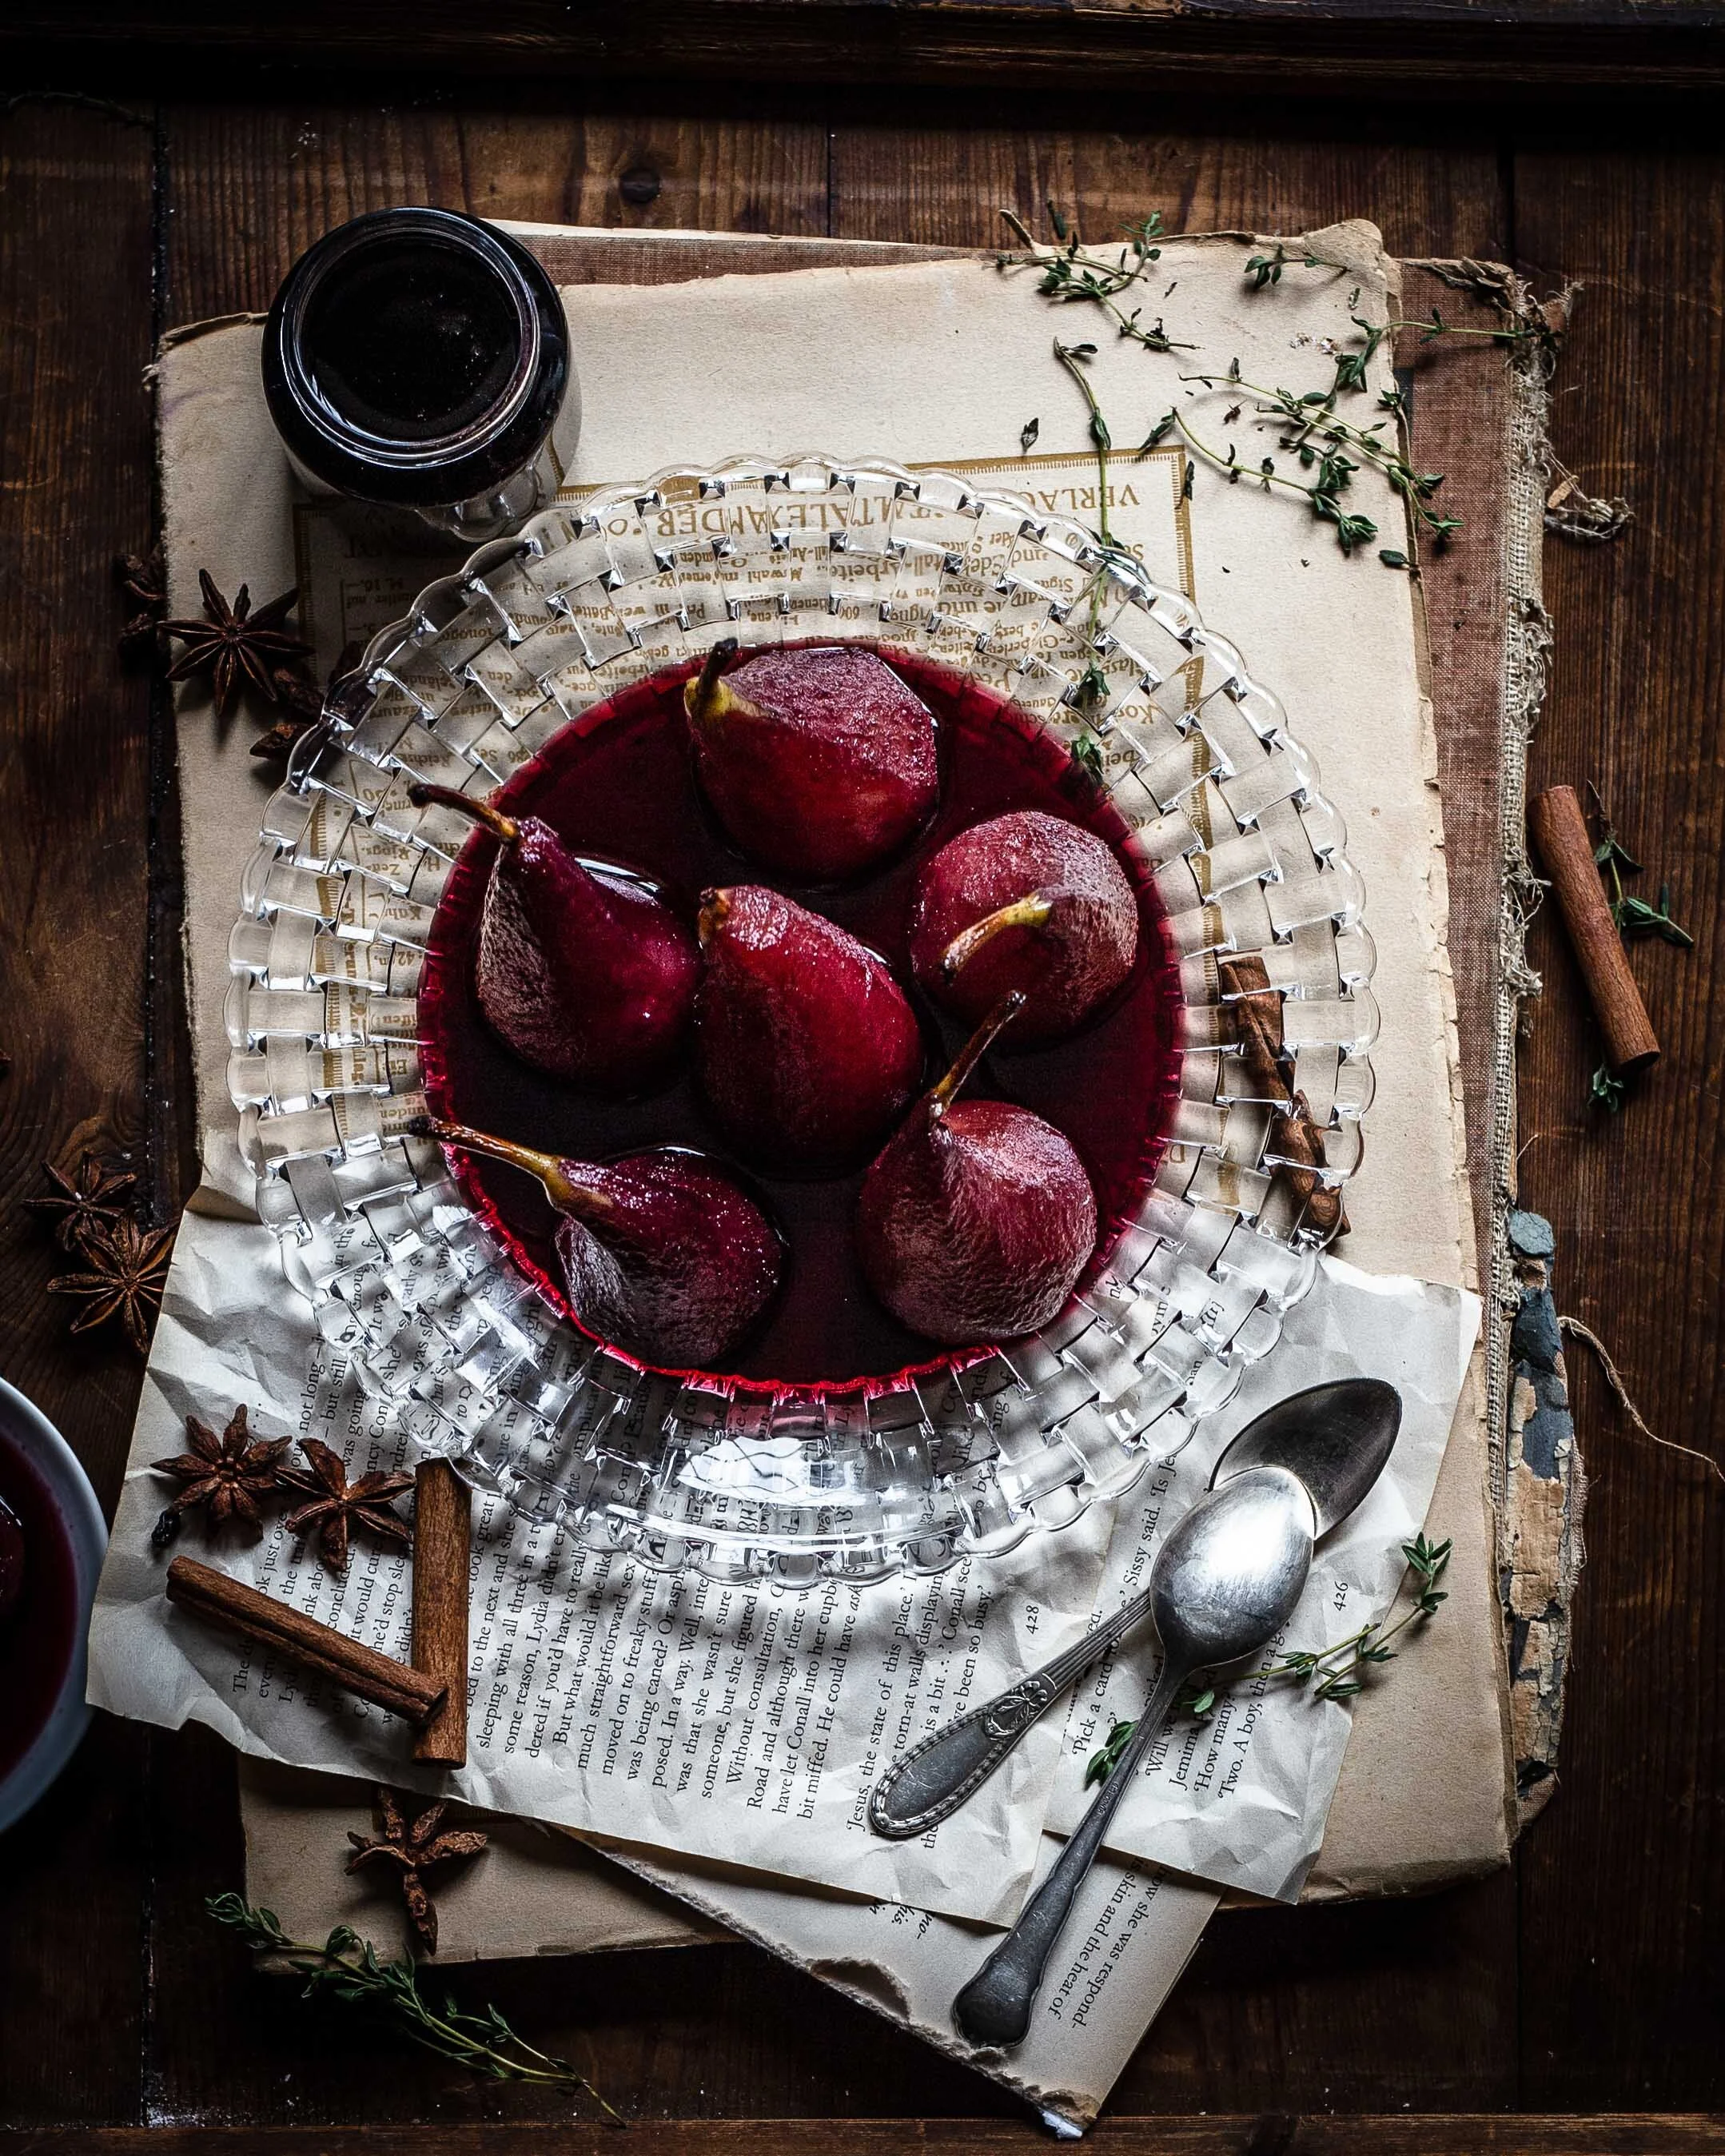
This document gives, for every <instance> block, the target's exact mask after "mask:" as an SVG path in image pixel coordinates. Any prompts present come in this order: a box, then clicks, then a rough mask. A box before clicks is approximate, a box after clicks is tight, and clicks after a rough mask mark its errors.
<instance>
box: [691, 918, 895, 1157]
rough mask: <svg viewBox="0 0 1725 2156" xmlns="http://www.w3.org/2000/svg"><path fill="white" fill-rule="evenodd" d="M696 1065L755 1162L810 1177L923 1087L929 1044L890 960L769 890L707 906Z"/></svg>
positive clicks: (721, 1117)
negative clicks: (924, 1041) (926, 1045)
mask: <svg viewBox="0 0 1725 2156" xmlns="http://www.w3.org/2000/svg"><path fill="white" fill-rule="evenodd" d="M700 929H701V985H700V987H699V988H698V989H697V990H696V998H695V1061H696V1070H697V1071H698V1073H699V1075H700V1078H701V1087H702V1090H703V1091H705V1093H706V1098H707V1101H708V1104H709V1106H711V1109H712V1111H713V1114H714V1115H715V1116H716V1118H717V1119H718V1121H719V1122H720V1123H721V1125H722V1126H723V1127H724V1130H725V1132H726V1136H727V1137H729V1138H730V1139H731V1140H732V1142H733V1143H734V1144H736V1145H737V1147H740V1148H741V1149H742V1151H744V1152H747V1153H748V1154H749V1155H750V1156H751V1157H752V1158H755V1159H757V1160H760V1161H763V1162H768V1163H773V1164H774V1165H776V1166H779V1167H783V1168H793V1169H798V1170H803V1171H810V1170H816V1169H833V1168H844V1167H845V1166H847V1165H849V1164H850V1163H852V1162H853V1161H855V1160H856V1159H857V1158H859V1157H860V1156H863V1155H865V1153H866V1152H867V1150H868V1148H869V1147H870V1145H872V1144H873V1143H874V1142H875V1141H876V1140H877V1139H878V1138H879V1137H880V1134H881V1132H883V1131H885V1130H886V1128H887V1127H889V1126H890V1125H891V1123H892V1122H894V1121H896V1118H897V1117H898V1116H900V1115H901V1114H902V1113H903V1111H904V1109H905V1107H906V1104H907V1103H908V1102H909V1101H911V1099H912V1098H914V1096H915V1095H916V1089H917V1087H918V1086H920V1085H921V1083H922V1065H923V1051H922V1033H921V1032H920V1030H919V1029H918V1027H917V1024H916V1014H915V1013H914V1012H913V1011H912V1010H911V1006H910V1004H909V1003H908V1002H907V1001H906V998H905V993H904V991H903V990H902V989H901V988H900V987H899V984H898V983H897V982H896V980H894V978H892V973H891V969H890V968H889V967H888V965H887V963H886V960H885V959H884V958H883V957H880V953H879V952H875V951H871V950H870V949H869V947H868V946H867V945H866V944H865V943H860V942H858V941H857V940H856V938H855V937H854V936H850V935H847V934H846V933H845V931H844V930H843V929H842V928H839V927H835V926H834V923H833V922H832V921H828V920H825V919H824V918H823V916H821V915H819V914H818V913H811V912H809V911H808V909H807V908H806V907H804V906H798V905H797V904H796V902H795V901H793V900H792V899H788V898H785V897H783V896H781V894H780V893H779V892H778V891H768V890H767V889H766V888H765V887H764V886H763V885H759V884H739V885H736V886H735V887H734V888H732V889H731V890H728V891H708V892H707V893H706V895H705V896H704V898H703V900H702V901H701V921H700Z"/></svg>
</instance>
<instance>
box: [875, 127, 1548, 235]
mask: <svg viewBox="0 0 1725 2156" xmlns="http://www.w3.org/2000/svg"><path fill="white" fill-rule="evenodd" d="M832 167H833V177H832V195H833V231H834V235H835V236H836V237H838V238H840V239H912V240H919V241H922V242H923V243H925V244H931V245H941V246H947V247H993V246H998V245H1000V244H1003V243H1004V242H1006V241H1007V240H1008V235H1007V234H1006V233H1005V230H1004V227H1003V226H1002V224H1001V222H1000V212H1001V210H1002V209H1003V208H1009V209H1012V210H1014V211H1016V212H1017V213H1018V214H1019V216H1021V217H1023V218H1026V219H1028V220H1029V221H1030V222H1031V223H1032V228H1033V229H1034V230H1036V231H1039V232H1041V233H1044V234H1046V232H1047V229H1048V226H1047V218H1046V214H1045V208H1044V205H1045V203H1047V202H1048V201H1050V199H1052V200H1053V201H1054V202H1055V203H1057V204H1059V205H1060V208H1062V209H1063V210H1064V211H1067V212H1070V213H1072V214H1074V215H1075V216H1076V219H1077V221H1078V224H1079V227H1080V229H1081V231H1083V232H1084V233H1085V234H1087V235H1089V236H1090V237H1091V238H1092V239H1096V240H1097V241H1101V240H1103V239H1106V238H1108V237H1110V236H1111V235H1112V234H1114V233H1115V232H1116V231H1117V229H1118V228H1119V227H1120V226H1121V225H1122V224H1123V223H1127V222H1128V221H1129V220H1133V219H1137V218H1142V217H1144V216H1146V215H1147V213H1149V212H1150V211H1152V210H1159V211H1160V212H1161V213H1162V216H1163V220H1164V222H1165V223H1166V224H1167V226H1168V230H1169V231H1170V232H1218V231H1230V230H1247V231H1260V232H1282V233H1292V232H1301V231H1306V230H1310V229H1312V228H1316V227H1317V226H1320V225H1324V224H1329V223H1335V222H1336V221H1337V219H1339V218H1348V217H1367V218H1372V219H1373V220H1374V221H1375V222H1376V223H1378V226H1379V228H1381V229H1382V231H1383V233H1384V240H1385V243H1386V244H1387V245H1388V247H1389V250H1390V252H1391V253H1392V254H1473V255H1479V256H1486V255H1497V254H1502V253H1503V252H1504V251H1505V250H1506V249H1507V246H1508V244H1509V234H1508V217H1507V206H1506V203H1505V202H1504V198H1503V191H1502V187H1501V185H1500V181H1499V172H1498V160H1497V152H1496V150H1495V148H1494V147H1493V146H1491V145H1490V144H1489V143H1486V142H1482V141H1467V140H1466V138H1465V137H1464V138H1463V140H1462V141H1461V142H1460V143H1458V142H1457V141H1455V139H1454V137H1453V136H1451V137H1450V139H1448V140H1446V141H1437V140H1435V139H1434V140H1430V141H1421V140H1420V139H1419V137H1418V136H1417V135H1415V136H1413V137H1412V138H1411V139H1407V140H1398V141H1371V140H1368V139H1362V138H1361V136H1360V134H1359V132H1358V128H1357V127H1353V128H1349V129H1348V130H1345V131H1337V132H1336V133H1334V134H1329V135H1325V134H1322V133H1317V134H1316V135H1314V136H1299V137H1295V138H1293V139H1290V138H1289V136H1286V135H1283V136H1276V137H1268V136H1254V135H1250V134H1220V133H1218V134H1214V135H1210V134H1203V133H1196V132H1194V133H1190V134H1186V133H1180V134H1174V133H1170V132H1169V131H1168V129H1167V127H1166V126H1164V125H1163V124H1161V115H1158V114H1157V113H1155V112H1153V111H1148V110H1146V109H1145V108H1144V106H1143V105H1142V102H1141V101H1137V100H1118V99H1115V98H1111V97H1101V98H1098V99H1093V100H1091V101H1090V103H1089V105H1087V106H1084V107H1080V106H1076V105H1073V104H1072V103H1071V101H1070V100H1060V101H1058V102H1057V103H1056V104H1055V105H1054V106H1053V107H1052V109H1051V110H1050V105H1049V104H1048V102H1047V101H1046V100H1043V101H1040V103H1039V102H1033V101H1030V100H1024V101H1023V102H1022V103H1019V104H1016V105H1013V106H1012V107H1010V108H1009V110H1007V111H1006V112H1005V113H1004V114H1003V113H1002V112H1001V110H999V107H998V106H996V105H993V104H992V103H989V104H981V103H974V104H968V105H960V106H958V107H957V108H955V107H954V105H953V104H952V101H951V100H932V99H929V98H926V97H923V98H916V97H912V98H910V99H904V100H894V105H893V107H892V110H891V115H886V114H882V113H880V112H879V111H877V110H875V109H874V108H873V106H872V105H871V104H870V101H869V100H865V99H860V98H856V97H849V98H846V99H844V100H839V102H838V103H837V104H836V105H835V111H834V132H833V147H832Z"/></svg>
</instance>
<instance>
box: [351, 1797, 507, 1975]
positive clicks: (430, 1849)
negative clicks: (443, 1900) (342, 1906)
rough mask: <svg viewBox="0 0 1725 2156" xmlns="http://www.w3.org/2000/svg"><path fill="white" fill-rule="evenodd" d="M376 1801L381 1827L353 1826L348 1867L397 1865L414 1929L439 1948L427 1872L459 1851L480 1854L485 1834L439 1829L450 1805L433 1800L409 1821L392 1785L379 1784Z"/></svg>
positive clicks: (427, 1944)
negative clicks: (360, 1830) (359, 1829)
mask: <svg viewBox="0 0 1725 2156" xmlns="http://www.w3.org/2000/svg"><path fill="white" fill-rule="evenodd" d="M445 1809H446V1807H445V1806H444V1805H443V1804H429V1805H428V1806H427V1807H426V1809H424V1811H422V1812H421V1813H419V1815H418V1817H417V1818H415V1819H414V1820H412V1821H411V1822H409V1821H408V1820H407V1819H406V1818H405V1817H404V1816H403V1812H402V1808H401V1806H400V1804H398V1802H397V1801H396V1794H395V1792H394V1790H393V1789H379V1790H378V1791H377V1824H378V1825H379V1826H380V1827H381V1828H382V1833H381V1834H378V1835H363V1834H354V1833H352V1832H351V1831H350V1833H349V1835H348V1836H347V1839H348V1840H350V1841H351V1842H352V1844H353V1854H352V1856H350V1857H349V1858H348V1860H347V1869H348V1870H349V1871H358V1870H359V1868H360V1866H362V1864H373V1863H378V1864H383V1865H386V1866H389V1867H390V1868H391V1869H393V1871H395V1873H396V1875H397V1876H398V1879H399V1881H400V1882H401V1892H402V1899H403V1901H404V1902H406V1903H407V1905H408V1917H409V1918H410V1919H411V1921H412V1923H413V1929H414V1930H415V1931H416V1932H417V1933H418V1934H419V1937H420V1938H421V1939H422V1940H423V1941H424V1946H425V1951H426V1953H436V1952H437V1908H436V1905H435V1904H434V1902H433V1901H432V1898H431V1896H430V1894H429V1892H427V1891H426V1886H425V1880H424V1873H426V1872H427V1871H429V1870H430V1869H431V1867H432V1866H434V1865H436V1864H448V1863H450V1862H452V1861H454V1859H455V1858H457V1857H459V1856H478V1855H479V1853H480V1851H481V1850H482V1849H483V1848H484V1847H485V1843H486V1836H485V1835H482V1834H480V1832H478V1830H476V1829H475V1828H471V1827H457V1828H454V1829H453V1830H451V1831H450V1832H449V1833H448V1834H439V1832H438V1826H439V1822H440V1821H441V1820H442V1819H443V1815H444V1810H445Z"/></svg>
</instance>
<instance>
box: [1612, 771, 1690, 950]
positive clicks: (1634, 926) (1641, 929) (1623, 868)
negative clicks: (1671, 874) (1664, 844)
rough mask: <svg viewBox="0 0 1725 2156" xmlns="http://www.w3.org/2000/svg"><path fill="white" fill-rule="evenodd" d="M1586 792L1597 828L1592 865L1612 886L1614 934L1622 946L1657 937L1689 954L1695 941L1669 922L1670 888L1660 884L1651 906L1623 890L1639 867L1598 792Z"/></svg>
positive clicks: (1665, 884) (1642, 899) (1686, 932)
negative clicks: (1590, 796)
mask: <svg viewBox="0 0 1725 2156" xmlns="http://www.w3.org/2000/svg"><path fill="white" fill-rule="evenodd" d="M1589 791H1590V792H1591V793H1592V794H1593V797H1594V813H1595V817H1596V819H1597V821H1598V824H1599V844H1597V845H1596V846H1595V847H1594V866H1595V867H1596V868H1599V869H1602V870H1604V873H1605V875H1607V876H1608V877H1609V880H1610V884H1611V897H1610V901H1609V904H1610V907H1611V918H1612V920H1613V921H1615V923H1616V924H1617V932H1618V934H1619V935H1620V936H1621V937H1623V938H1624V940H1625V942H1627V941H1628V940H1629V938H1630V937H1632V936H1660V937H1664V939H1665V941H1666V942H1667V943H1675V944H1676V946H1677V947H1678V949H1679V950H1680V951H1692V950H1693V949H1694V948H1695V938H1694V937H1692V935H1691V934H1690V933H1689V931H1688V930H1687V929H1686V928H1683V927H1679V925H1678V924H1677V922H1676V921H1673V920H1672V918H1671V885H1669V884H1668V883H1662V884H1661V885H1660V887H1659V903H1658V905H1657V906H1650V905H1649V904H1648V903H1647V901H1646V900H1645V898H1637V897H1635V895H1634V894H1633V893H1632V892H1630V891H1625V889H1624V887H1623V879H1624V877H1625V875H1640V873H1641V864H1640V862H1639V861H1638V860H1636V859H1635V855H1633V854H1632V853H1630V850H1629V848H1628V847H1627V846H1625V844H1624V843H1623V841H1622V839H1620V838H1619V837H1618V835H1617V830H1616V827H1615V824H1613V823H1612V821H1611V819H1610V818H1609V816H1608V815H1607V814H1606V813H1605V804H1604V802H1603V801H1602V800H1601V799H1600V798H1599V788H1598V787H1596V786H1593V785H1592V784H1591V783H1590V782H1589Z"/></svg>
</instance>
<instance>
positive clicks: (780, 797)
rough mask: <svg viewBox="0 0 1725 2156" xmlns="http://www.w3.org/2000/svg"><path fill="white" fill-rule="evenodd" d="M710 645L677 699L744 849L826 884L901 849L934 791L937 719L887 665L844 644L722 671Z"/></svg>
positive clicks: (722, 647)
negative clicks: (935, 719) (935, 728)
mask: <svg viewBox="0 0 1725 2156" xmlns="http://www.w3.org/2000/svg"><path fill="white" fill-rule="evenodd" d="M736 651H737V639H735V638H734V637H726V639H723V640H722V641H721V643H719V644H715V645H714V647H713V649H712V650H711V652H710V653H709V654H707V660H706V665H705V666H703V667H702V669H701V673H700V674H699V675H698V676H697V677H696V679H695V680H692V681H691V682H689V683H688V684H687V685H686V686H685V689H684V691H683V706H684V709H685V711H686V713H687V714H688V720H689V734H690V738H691V742H692V743H693V745H694V752H695V767H696V772H697V773H699V775H700V778H701V786H702V788H703V790H704V791H705V793H706V798H707V799H708V800H709V801H710V802H711V804H712V807H713V809H714V812H715V813H716V815H717V817H718V819H719V821H720V822H721V824H723V825H724V827H725V829H726V831H727V832H728V833H729V834H730V836H731V837H732V839H734V840H735V841H736V843H737V845H739V846H740V847H741V848H742V850H743V852H744V853H746V854H747V855H749V857H750V858H751V859H752V860H757V861H760V862H762V863H764V864H765V865H767V866H768V867H771V868H776V869H782V870H784V871H785V872H786V873H787V874H788V875H795V876H807V877H810V878H813V879H816V880H820V881H823V882H827V881H835V880H839V879H840V878H842V877H847V876H853V875H856V874H857V873H858V872H859V871H860V870H863V869H865V868H867V867H869V866H870V865H871V864H872V863H874V862H875V861H878V860H881V859H883V858H884V857H885V856H886V855H888V854H890V853H892V852H893V851H895V850H896V848H898V847H899V846H901V845H902V844H903V843H904V842H905V840H906V839H908V838H909V837H910V835H911V833H912V832H913V831H914V830H916V828H917V827H918V825H919V824H922V823H923V822H924V821H925V819H927V816H928V815H929V814H930V812H931V811H932V808H933V807H934V804H935V798H936V796H937V793H938V791H939V786H940V768H939V761H938V758H937V754H936V750H935V737H934V718H933V715H932V713H931V712H930V711H929V709H928V707H927V705H926V704H925V703H924V702H923V701H922V698H921V697H920V696H916V695H914V694H913V693H912V692H911V690H910V689H908V688H907V687H906V685H905V684H904V682H902V681H901V680H900V679H899V677H898V675H896V674H895V673H894V672H893V670H892V669H891V667H890V666H889V665H886V662H885V661H884V660H880V659H877V658H876V657H875V654H874V653H873V652H871V651H860V650H855V649H850V648H848V647H845V646H843V645H830V646H821V647H818V648H803V649H791V650H788V651H766V652H762V654H760V655H759V657H757V658H754V659H750V660H746V661H745V662H744V663H743V665H741V666H739V667H737V669H736V670H735V671H734V672H732V673H726V672H725V671H724V668H725V667H726V665H727V663H728V662H729V660H731V659H732V658H733V657H734V656H735V654H736Z"/></svg>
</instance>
